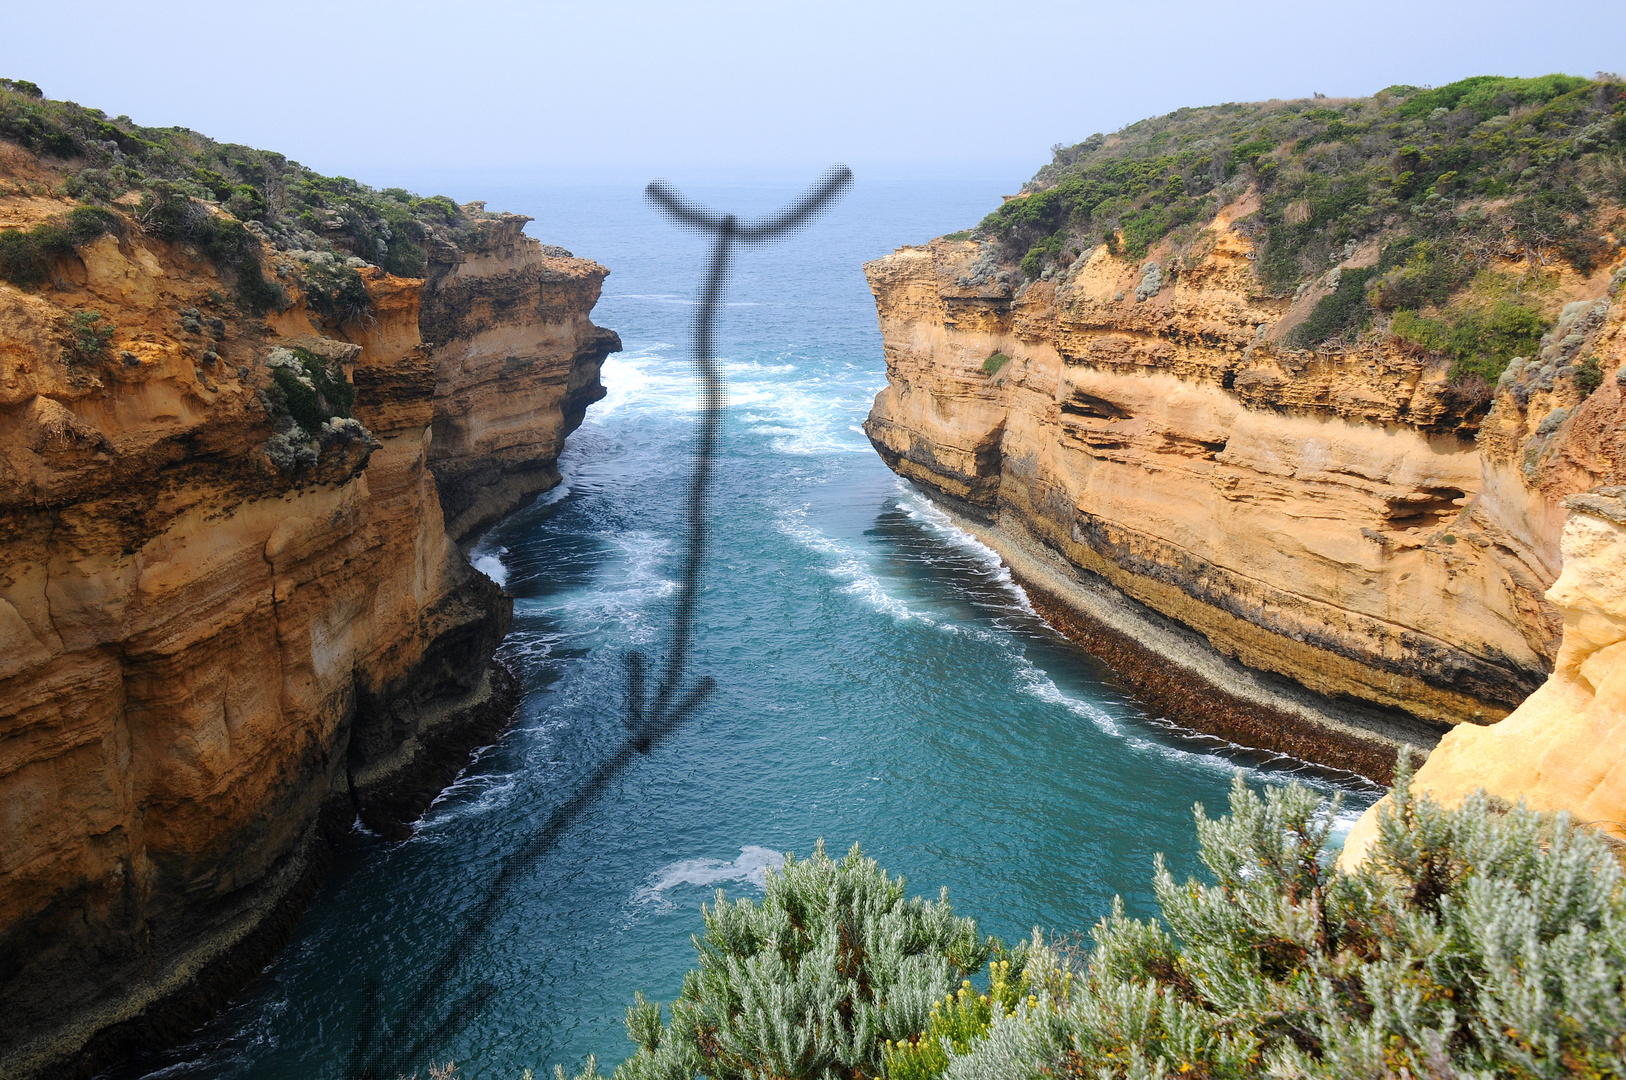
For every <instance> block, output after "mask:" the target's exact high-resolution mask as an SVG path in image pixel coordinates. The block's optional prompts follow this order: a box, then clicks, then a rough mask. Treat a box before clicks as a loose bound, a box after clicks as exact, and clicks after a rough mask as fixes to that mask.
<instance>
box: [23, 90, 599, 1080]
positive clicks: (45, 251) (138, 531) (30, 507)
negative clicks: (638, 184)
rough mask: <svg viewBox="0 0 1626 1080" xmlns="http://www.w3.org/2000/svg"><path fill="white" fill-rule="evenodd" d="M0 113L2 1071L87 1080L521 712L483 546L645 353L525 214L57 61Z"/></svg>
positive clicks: (241, 971) (505, 605)
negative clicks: (627, 347) (337, 166)
mask: <svg viewBox="0 0 1626 1080" xmlns="http://www.w3.org/2000/svg"><path fill="white" fill-rule="evenodd" d="M18 85H21V86H22V88H23V89H21V90H18V89H14V88H15V87H16V86H18ZM42 132H43V134H42ZM109 132H111V133H112V134H109ZM0 136H3V137H0V521H3V531H4V535H5V537H6V541H5V555H6V558H5V561H4V566H3V567H0V814H3V815H4V819H3V828H0V835H3V836H4V841H3V844H0V1013H3V1014H4V1015H5V1016H6V1022H5V1024H4V1025H0V1071H3V1072H4V1073H5V1074H6V1075H7V1076H30V1075H39V1074H44V1073H47V1072H49V1073H50V1074H52V1075H56V1074H60V1073H64V1072H69V1073H71V1072H75V1071H80V1072H85V1071H89V1070H90V1069H92V1068H93V1067H95V1066H97V1065H98V1064H104V1063H106V1062H108V1061H111V1060H116V1059H117V1058H119V1057H120V1056H122V1055H124V1054H126V1053H128V1052H129V1051H130V1050H131V1049H133V1048H136V1047H140V1046H146V1045H151V1044H154V1043H158V1042H164V1041H169V1040H173V1039H175V1038H179V1037H180V1036H182V1035H184V1034H185V1033H186V1032H187V1031H188V1030H189V1029H190V1028H191V1027H192V1026H193V1025H195V1024H196V1023H197V1022H198V1021H199V1020H200V1019H201V1018H202V1017H204V1016H205V1015H207V1013H208V1012H209V1011H210V1010H211V1009H212V1008H213V1007H215V1006H217V1005H218V1004H219V1002H220V1001H222V1000H223V999H224V996H225V995H228V994H230V993H232V992H235V991H236V990H237V989H238V988H240V987H241V986H242V985H244V984H245V983H246V982H247V981H248V980H249V979H251V978H252V977H253V976H254V974H255V973H256V972H257V971H258V970H259V968H260V967H261V966H262V965H263V963H264V961H265V960H266V959H268V958H269V956H270V954H271V953H272V952H273V951H274V950H275V949H276V948H277V947H278V946H279V945H280V943H281V941H282V939H283V938H284V937H285V935H286V933H287V932H288V930H289V929H290V928H291V926H292V923H293V920H294V919H295V918H296V917H297V915H298V913H299V911H300V910H302V908H303V906H304V904H305V903H306V902H307V901H308V899H309V897H310V894H311V892H312V891H313V889H314V888H315V885H316V883H317V881H318V880H319V877H320V874H321V871H322V869H323V866H324V863H325V858H326V853H327V851H328V850H329V848H330V844H331V842H333V841H334V840H336V839H338V838H339V837H341V836H342V835H343V834H344V833H346V832H347V831H348V830H349V827H350V825H351V823H352V821H354V820H355V819H356V818H357V817H358V815H359V817H360V819H361V820H362V821H364V822H366V823H367V824H368V825H369V826H371V827H372V828H373V829H375V830H377V831H381V832H384V833H385V834H386V835H395V834H399V833H401V832H402V831H403V829H404V827H405V823H407V822H410V821H411V820H412V819H413V818H414V817H415V816H416V815H417V814H418V813H419V812H421V809H422V808H423V807H424V806H425V805H427V802H428V800H429V799H430V798H432V797H433V795H434V794H435V793H436V792H437V791H438V790H439V789H440V788H441V787H443V786H444V784H445V783H446V782H448V781H449V780H450V779H451V777H452V775H453V774H455V772H456V771H457V770H458V769H459V768H461V767H462V766H463V765H464V764H465V763H466V761H467V760H468V755H469V752H470V751H471V750H472V749H473V748H475V747H477V746H479V745H482V744H485V743H488V742H489V741H490V740H491V739H492V738H493V737H495V735H496V733H497V732H498V731H499V730H500V728H501V727H502V726H503V724H504V723H506V721H507V719H508V716H509V714H510V713H511V711H512V708H513V706H514V704H515V702H516V700H517V695H516V690H515V687H514V685H513V680H512V678H511V677H510V676H509V675H508V673H507V672H506V670H505V669H503V668H502V667H501V666H500V665H499V664H497V663H495V662H494V661H493V654H494V652H495V650H496V647H497V645H498V644H499V643H500V641H501V640H502V638H503V635H504V634H505V633H506V631H507V627H508V623H509V618H510V612H511V601H510V599H509V598H508V597H507V596H506V595H505V594H504V593H503V592H502V590H501V589H499V588H498V587H497V586H496V585H495V584H493V583H492V582H491V581H489V580H488V579H486V578H485V577H484V576H482V575H480V574H478V573H477V572H475V571H473V570H472V569H471V568H470V567H469V566H468V564H467V562H466V561H465V559H464V558H463V556H462V555H461V553H460V552H459V551H458V547H457V541H458V540H459V539H463V538H465V537H466V536H468V535H469V534H470V533H471V532H472V531H473V530H475V529H477V528H479V527H480V525H482V524H484V523H486V522H489V521H491V520H494V519H495V518H496V517H498V516H500V515H501V514H502V513H504V512H506V511H507V510H509V509H512V508H513V507H514V506H515V505H517V504H518V502H519V501H521V500H522V499H523V498H525V497H527V496H529V495H530V494H533V493H534V492H535V491H537V490H540V489H541V488H543V487H545V486H547V485H548V484H549V483H551V482H553V481H554V480H556V478H557V472H556V471H554V459H555V458H556V457H557V454H558V452H559V448H560V446H561V444H562V442H563V439H564V436H565V435H566V433H568V431H569V430H570V429H571V428H573V427H574V426H575V425H576V424H578V423H580V421H581V418H582V415H583V412H584V410H585V408H586V406H587V404H588V403H589V402H591V401H593V400H596V398H597V397H598V396H601V395H602V393H603V391H602V388H601V387H600V386H599V384H598V364H599V361H601V360H602V358H603V357H604V355H605V354H606V352H608V351H610V350H612V349H614V348H617V347H619V343H618V342H617V341H616V339H615V336H614V334H613V333H610V332H608V331H604V330H600V329H599V328H597V327H594V326H593V325H592V324H591V322H590V321H589V318H588V316H589V312H590V310H591V308H592V305H593V303H594V302H595V301H596V299H597V297H598V288H599V284H600V282H601V281H602V279H603V277H604V275H605V273H606V271H605V270H604V268H603V267H600V266H598V265H597V264H594V263H592V262H590V261H588V260H584V259H575V258H572V257H570V256H569V255H568V253H563V252H559V251H557V250H550V249H544V248H543V247H542V246H541V245H539V244H538V243H537V242H536V241H534V240H531V239H529V238H527V237H525V236H524V235H523V234H522V233H521V232H520V229H521V228H522V226H523V224H524V222H525V220H526V219H524V218H518V217H515V216H512V215H491V214H486V213H485V212H484V211H483V209H482V208H481V207H479V206H477V205H471V206H467V207H457V206H455V204H452V203H451V202H450V200H444V199H440V200H417V199H416V197H413V196H408V195H407V194H406V193H404V192H401V193H393V192H392V193H383V194H380V193H377V192H373V191H372V190H371V189H367V188H363V187H362V186H360V185H357V184H355V182H354V181H345V180H341V179H334V178H325V177H320V176H318V175H317V174H314V173H311V172H310V171H309V170H305V169H303V168H302V167H299V166H297V165H294V164H293V163H289V162H286V161H285V160H283V159H281V158H280V157H278V156H277V155H269V154H264V153H262V152H259V151H251V150H248V149H247V148H242V147H221V146H219V145H218V144H214V143H212V142H210V141H208V140H206V139H204V138H203V137H201V136H198V135H196V134H195V133H191V132H186V131H184V130H182V129H145V128H139V127H136V126H135V125H132V124H129V123H128V122H126V121H124V120H123V118H120V120H119V121H117V122H109V121H107V120H106V119H105V118H104V117H102V115H101V114H99V113H95V112H94V111H93V110H84V109H80V108H79V107H78V106H71V105H67V104H65V103H58V102H48V101H45V100H43V99H42V98H40V97H38V96H37V94H36V93H30V92H28V87H27V84H9V85H8V86H6V87H0ZM103 136H105V137H103ZM229 170H235V172H229ZM210 185H213V186H212V187H211V186H210ZM392 220H393V224H392ZM363 253H364V254H365V256H367V257H364V254H363ZM380 264H388V265H380ZM390 267H393V268H394V270H392V269H391V268H390ZM395 270H398V271H400V272H399V273H398V272H394V271H395ZM499 389H500V393H498V390H499ZM442 433H445V437H444V439H440V438H437V437H438V436H440V435H441V434H442ZM437 443H440V445H437ZM491 459H495V460H496V461H497V462H498V466H497V467H496V468H495V469H493V468H492V465H491ZM437 475H438V476H439V479H440V480H441V483H439V484H437ZM516 476H517V477H521V478H522V479H520V480H517V481H516V480H513V479H511V478H512V477H516ZM442 492H448V493H450V494H448V495H447V496H446V497H445V503H446V504H447V505H450V506H451V507H453V511H452V520H453V531H449V529H448V514H447V512H446V511H445V510H444V509H443V495H442ZM476 506H477V507H478V508H477V509H474V507H476Z"/></svg>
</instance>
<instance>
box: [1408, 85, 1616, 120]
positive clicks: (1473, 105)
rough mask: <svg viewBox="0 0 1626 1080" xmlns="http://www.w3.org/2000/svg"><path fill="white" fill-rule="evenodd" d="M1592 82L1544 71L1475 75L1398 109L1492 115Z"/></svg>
mask: <svg viewBox="0 0 1626 1080" xmlns="http://www.w3.org/2000/svg"><path fill="white" fill-rule="evenodd" d="M1589 85H1591V80H1590V79H1582V78H1577V77H1576V76H1573V75H1542V76H1540V77H1539V78H1534V79H1509V78H1504V77H1503V76H1500V75H1474V76H1472V77H1470V78H1467V79H1461V80H1459V81H1457V82H1454V83H1450V84H1448V85H1446V86H1441V87H1438V88H1436V89H1433V90H1424V91H1423V92H1422V93H1420V94H1417V95H1415V96H1414V97H1412V98H1411V99H1410V100H1408V101H1407V102H1406V103H1405V104H1403V105H1401V106H1400V108H1399V110H1398V112H1399V113H1400V115H1401V116H1404V117H1422V116H1427V115H1428V114H1429V113H1431V112H1433V111H1434V110H1435V109H1448V110H1449V109H1457V108H1463V109H1467V110H1469V111H1471V112H1474V113H1477V114H1479V116H1480V118H1481V119H1489V118H1490V117H1491V116H1492V115H1494V114H1495V113H1505V112H1507V111H1509V110H1510V109H1511V108H1513V107H1515V106H1518V105H1540V104H1545V103H1546V102H1549V101H1551V100H1553V99H1554V98H1556V97H1560V96H1562V95H1564V94H1568V93H1570V92H1571V91H1574V90H1579V89H1581V88H1583V87H1586V86H1589Z"/></svg>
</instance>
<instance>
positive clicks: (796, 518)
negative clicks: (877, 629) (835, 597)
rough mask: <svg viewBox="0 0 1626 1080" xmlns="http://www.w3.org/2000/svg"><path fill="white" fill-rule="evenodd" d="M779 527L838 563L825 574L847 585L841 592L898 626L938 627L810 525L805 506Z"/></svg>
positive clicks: (789, 514) (792, 511) (854, 556)
mask: <svg viewBox="0 0 1626 1080" xmlns="http://www.w3.org/2000/svg"><path fill="white" fill-rule="evenodd" d="M776 525H777V527H778V529H779V531H780V532H782V533H784V534H785V535H786V536H788V537H790V538H791V539H792V540H794V541H796V542H797V543H798V544H801V545H802V546H803V547H805V548H807V549H808V550H810V551H816V552H818V553H819V554H821V555H828V556H831V557H833V558H834V559H835V563H834V564H833V565H831V566H827V567H825V570H824V572H825V573H827V574H829V575H830V576H831V577H833V578H836V579H838V580H842V581H845V582H846V583H847V584H846V585H845V586H844V587H843V588H842V589H841V592H843V593H845V594H846V595H848V596H854V597H857V598H858V599H859V600H861V601H863V602H864V603H865V604H867V605H869V606H870V607H871V608H873V609H874V610H876V611H879V612H880V613H881V614H883V615H890V616H891V617H892V618H894V619H897V620H898V621H899V622H908V621H911V620H913V621H918V622H921V623H924V624H925V625H927V626H937V625H938V623H937V620H935V619H933V618H931V617H930V616H927V615H923V614H921V613H920V612H918V611H913V610H911V609H910V607H909V605H908V604H906V603H904V602H903V601H902V600H899V599H898V598H897V597H895V596H893V595H892V594H891V593H889V592H887V591H886V587H885V586H884V585H882V584H881V579H880V578H879V577H878V576H877V575H876V574H875V573H874V572H873V571H871V570H870V569H869V567H868V566H866V565H864V560H863V557H862V556H860V555H858V554H857V553H855V552H853V551H850V550H849V549H847V548H846V547H845V546H844V545H842V544H841V543H840V542H839V541H837V540H834V539H832V538H831V537H829V536H826V535H825V534H824V533H822V532H820V531H819V530H817V529H815V528H813V526H811V525H809V524H808V523H807V508H806V507H805V506H802V507H793V508H791V509H789V510H786V511H784V512H783V513H781V514H780V515H779V520H778V521H777V522H776Z"/></svg>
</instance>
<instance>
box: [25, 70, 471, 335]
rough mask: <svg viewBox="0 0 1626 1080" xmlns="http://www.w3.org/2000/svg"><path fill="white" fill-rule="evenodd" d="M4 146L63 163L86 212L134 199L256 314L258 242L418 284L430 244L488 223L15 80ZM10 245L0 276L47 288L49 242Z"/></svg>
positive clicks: (275, 291)
mask: <svg viewBox="0 0 1626 1080" xmlns="http://www.w3.org/2000/svg"><path fill="white" fill-rule="evenodd" d="M0 139H9V140H11V141H13V142H16V143H19V144H21V145H23V146H25V147H27V148H29V149H30V150H33V151H35V152H37V153H40V154H44V155H48V156H51V157H55V158H58V159H60V160H61V163H62V165H63V167H64V169H65V170H66V171H67V174H68V175H67V180H66V182H65V185H64V187H63V190H62V192H61V193H62V194H66V195H70V196H73V197H76V198H79V199H81V200H83V201H84V202H85V203H86V204H87V207H97V208H106V207H111V205H112V203H113V202H114V200H116V199H119V198H121V197H122V196H125V195H127V194H129V193H131V192H139V193H140V194H141V204H140V209H139V210H138V211H137V214H136V217H137V218H138V220H139V221H140V222H141V223H142V224H143V226H145V227H149V228H152V229H153V230H155V231H157V232H159V233H160V234H161V235H163V236H164V237H165V238H166V239H170V240H175V241H178V242H182V243H189V244H194V245H197V246H198V247H199V248H200V249H201V250H203V251H204V253H205V254H206V255H207V256H208V257H209V258H211V259H213V260H215V261H216V262H218V263H220V264H221V265H223V266H226V267H227V268H228V269H230V270H231V271H232V272H233V273H234V274H235V275H236V279H237V298H238V301H239V303H241V304H243V305H244V306H245V307H247V308H248V309H250V310H252V311H255V312H263V311H266V310H268V309H270V308H271V307H275V306H278V305H280V304H281V303H283V302H284V300H283V297H282V292H281V290H280V288H279V287H278V286H277V285H276V283H275V282H273V281H267V280H266V279H265V277H264V276H263V274H262V273H260V271H259V259H258V257H257V256H256V257H255V258H253V259H252V260H251V259H250V257H249V252H250V251H251V250H253V249H255V248H257V246H258V245H257V243H256V241H263V242H264V243H266V244H269V245H271V246H272V247H275V248H278V249H281V250H285V251H295V252H299V251H304V252H322V253H337V254H338V256H339V257H340V259H341V260H342V259H343V258H344V257H346V256H355V257H359V258H361V259H364V260H366V261H367V262H369V263H373V264H376V265H378V266H381V267H383V268H384V269H385V270H388V271H390V272H391V273H395V274H401V275H406V276H421V275H422V274H423V273H424V272H425V269H426V267H427V262H428V260H427V255H426V247H425V245H426V242H427V241H428V240H429V238H430V236H431V234H434V233H437V232H438V233H440V234H441V235H443V236H444V238H445V239H447V240H448V241H450V242H452V243H454V244H456V243H458V242H460V240H462V239H464V238H465V237H466V235H467V233H468V232H469V231H470V230H471V229H474V228H477V227H478V223H479V221H480V220H482V219H483V218H484V217H486V216H487V215H485V214H484V212H483V210H481V209H479V208H478V207H467V208H465V207H460V206H458V205H457V204H456V203H455V202H453V201H452V200H451V199H449V198H447V197H445V196H433V197H431V198H419V197H418V196H415V195H413V194H411V193H410V192H407V191H405V190H403V189H401V188H388V189H386V190H384V191H377V190H375V189H373V188H370V187H368V186H367V185H365V184H360V183H358V182H356V181H355V180H352V179H350V178H348V177H342V176H338V177H330V176H323V175H321V174H320V173H317V172H314V171H312V170H310V169H307V168H305V167H304V166H302V165H300V164H299V163H298V162H293V161H289V160H288V159H286V158H285V157H283V156H282V155H281V154H275V153H271V152H268V151H263V150H255V149H253V148H251V147H247V146H240V145H236V144H231V143H217V142H215V141H214V140H212V139H209V138H206V137H204V136H202V135H199V134H197V133H196V132H193V131H189V130H188V129H186V128H180V127H172V128H150V127H143V126H141V125H139V124H135V123H134V122H132V121H131V120H130V119H129V118H128V117H124V116H121V117H117V118H115V119H111V120H110V119H108V118H107V116H106V114H105V113H103V112H101V111H100V110H98V109H90V108H85V107H84V106H81V105H76V104H74V103H73V102H66V101H51V100H48V99H46V98H44V96H43V95H42V94H41V93H40V91H39V88H38V87H37V86H35V85H34V84H32V83H28V82H26V81H22V80H14V79H0ZM219 211H224V212H225V213H224V214H222V213H220V212H219ZM76 212H77V211H76ZM100 212H104V213H106V212H108V211H107V210H101V211H100ZM10 236H11V231H9V230H8V231H6V232H0V274H4V276H5V277H6V278H7V279H8V280H11V281H13V282H14V283H17V284H22V285H24V286H25V287H32V286H33V285H36V284H38V283H40V282H41V281H43V280H44V279H45V277H46V275H47V271H48V268H49V261H50V259H51V258H52V257H55V256H57V255H61V254H65V253H66V252H65V251H64V250H63V249H62V248H61V246H60V244H58V243H57V242H56V238H55V237H54V236H47V237H44V238H43V239H44V240H48V241H50V243H49V244H45V245H44V247H42V246H41V244H40V243H35V242H33V241H19V240H15V239H8V238H9V237H10ZM323 291H326V292H327V293H328V295H332V290H323ZM342 299H345V300H349V299H354V297H345V298H342Z"/></svg>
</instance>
